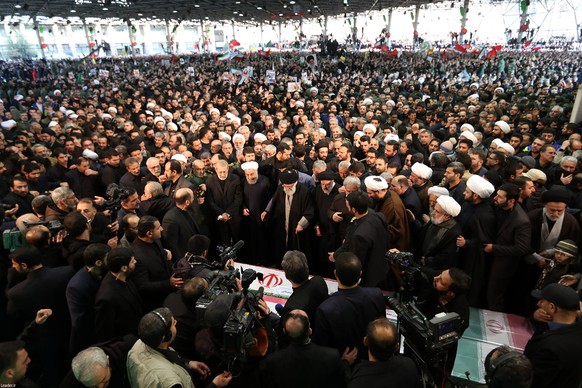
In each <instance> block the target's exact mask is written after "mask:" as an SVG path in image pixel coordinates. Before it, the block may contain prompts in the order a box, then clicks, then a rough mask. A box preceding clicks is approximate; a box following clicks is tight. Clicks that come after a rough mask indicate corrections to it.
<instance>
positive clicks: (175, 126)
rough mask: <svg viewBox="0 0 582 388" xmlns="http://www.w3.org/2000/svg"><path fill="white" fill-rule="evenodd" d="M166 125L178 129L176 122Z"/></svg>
mask: <svg viewBox="0 0 582 388" xmlns="http://www.w3.org/2000/svg"><path fill="white" fill-rule="evenodd" d="M168 127H169V128H171V129H172V130H173V131H177V130H178V126H177V125H176V123H168Z"/></svg>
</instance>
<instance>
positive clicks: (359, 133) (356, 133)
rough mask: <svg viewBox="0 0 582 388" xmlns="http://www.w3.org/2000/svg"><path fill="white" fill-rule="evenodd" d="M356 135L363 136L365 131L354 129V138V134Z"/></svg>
mask: <svg viewBox="0 0 582 388" xmlns="http://www.w3.org/2000/svg"><path fill="white" fill-rule="evenodd" d="M358 135H359V136H360V137H362V136H364V135H365V133H364V132H362V131H356V132H354V138H355V137H356V136H358Z"/></svg>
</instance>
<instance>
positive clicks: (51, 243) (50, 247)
mask: <svg viewBox="0 0 582 388" xmlns="http://www.w3.org/2000/svg"><path fill="white" fill-rule="evenodd" d="M62 236H63V233H62V232H59V233H58V234H57V235H56V236H53V235H51V231H50V230H49V228H47V227H46V226H44V225H37V226H33V227H32V228H30V229H29V230H28V232H26V234H25V239H26V242H27V243H28V245H29V246H33V247H37V248H38V250H39V251H40V252H42V264H43V265H46V266H47V267H60V266H61V265H67V264H68V263H67V261H66V260H64V259H63V254H62V247H61V241H62Z"/></svg>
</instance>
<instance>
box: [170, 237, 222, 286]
mask: <svg viewBox="0 0 582 388" xmlns="http://www.w3.org/2000/svg"><path fill="white" fill-rule="evenodd" d="M209 248H210V239H209V238H208V237H206V236H205V235H203V234H195V235H194V236H192V237H190V238H189V239H188V252H186V256H184V257H183V258H181V259H180V260H179V261H178V262H177V263H176V265H174V274H176V275H178V276H182V277H184V278H192V277H195V276H200V277H202V278H205V279H206V280H209V277H210V273H211V272H212V271H214V270H215V269H216V268H215V267H214V266H213V265H212V264H211V263H210V261H209V260H208V249H209Z"/></svg>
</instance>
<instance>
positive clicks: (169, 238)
mask: <svg viewBox="0 0 582 388" xmlns="http://www.w3.org/2000/svg"><path fill="white" fill-rule="evenodd" d="M162 227H163V228H164V230H163V232H162V238H163V239H164V246H165V247H167V248H168V249H169V250H170V251H171V252H172V260H174V261H178V260H179V259H181V258H182V257H184V255H185V254H186V252H187V251H188V240H189V239H190V237H192V236H193V235H195V234H199V233H200V230H199V229H198V225H196V221H194V217H193V216H192V214H191V213H190V212H189V211H184V210H182V209H180V208H178V207H176V206H174V208H173V209H171V210H170V211H169V212H167V213H166V215H165V216H164V219H163V221H162Z"/></svg>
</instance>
